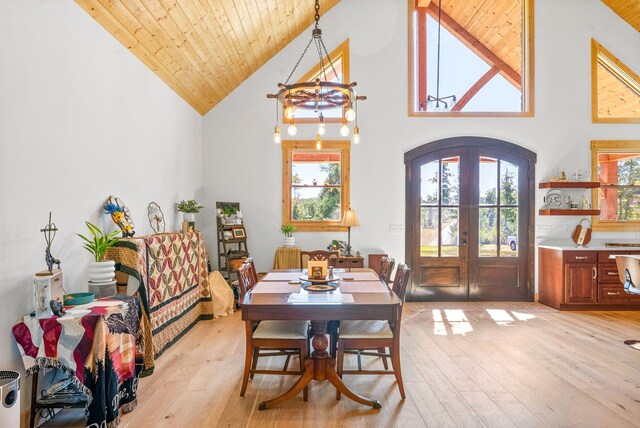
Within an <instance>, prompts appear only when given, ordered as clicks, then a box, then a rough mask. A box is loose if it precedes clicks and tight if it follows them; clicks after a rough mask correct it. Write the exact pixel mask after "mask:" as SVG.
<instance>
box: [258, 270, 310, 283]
mask: <svg viewBox="0 0 640 428" xmlns="http://www.w3.org/2000/svg"><path fill="white" fill-rule="evenodd" d="M300 275H302V272H269V273H268V274H266V275H265V276H263V277H262V279H261V280H260V281H261V282H262V281H298V280H299V279H300Z"/></svg>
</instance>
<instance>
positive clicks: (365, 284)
mask: <svg viewBox="0 0 640 428" xmlns="http://www.w3.org/2000/svg"><path fill="white" fill-rule="evenodd" d="M340 292H341V293H388V292H389V287H387V286H386V285H384V283H382V282H380V281H375V282H374V281H340Z"/></svg>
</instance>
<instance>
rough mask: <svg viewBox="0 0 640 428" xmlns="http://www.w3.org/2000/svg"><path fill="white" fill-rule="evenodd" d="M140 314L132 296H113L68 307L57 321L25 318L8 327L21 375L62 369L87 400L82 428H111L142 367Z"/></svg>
mask: <svg viewBox="0 0 640 428" xmlns="http://www.w3.org/2000/svg"><path fill="white" fill-rule="evenodd" d="M141 315H142V308H141V304H140V300H139V298H138V297H135V296H125V295H118V296H113V297H109V298H107V299H104V300H99V301H96V302H93V303H92V304H89V305H83V306H80V307H76V308H72V310H70V311H68V312H67V314H65V315H64V316H62V317H57V316H54V317H51V318H44V319H36V318H35V317H31V316H29V315H27V316H25V317H24V318H23V320H22V321H20V322H18V323H17V324H16V325H15V326H14V327H13V336H14V338H15V340H16V343H17V344H18V349H19V350H20V354H21V355H22V362H23V364H24V367H25V370H26V372H27V374H31V375H34V376H36V375H37V374H36V373H38V371H39V370H40V369H42V368H44V367H57V368H60V369H62V370H63V371H64V372H65V373H67V374H68V375H69V376H70V377H71V379H72V380H73V382H74V383H75V384H76V385H77V386H78V388H79V389H80V390H81V391H82V392H83V393H84V394H86V395H87V407H88V410H89V417H88V420H87V426H95V427H107V428H112V427H116V426H118V424H119V422H120V412H121V411H122V412H128V411H131V410H133V409H134V408H135V407H136V405H137V395H136V392H137V384H138V378H139V375H140V373H141V372H142V370H143V368H144V364H143V358H142V354H141V351H142V347H143V342H142V340H143V335H142V334H141V333H142V326H141V320H142V318H141ZM136 345H137V349H138V352H140V353H139V356H140V357H139V358H136Z"/></svg>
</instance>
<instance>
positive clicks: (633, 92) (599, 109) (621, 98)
mask: <svg viewBox="0 0 640 428" xmlns="http://www.w3.org/2000/svg"><path fill="white" fill-rule="evenodd" d="M591 97H592V100H593V102H592V117H593V122H609V123H611V122H640V77H639V76H638V75H637V74H636V73H634V72H633V71H632V70H631V69H630V68H629V67H627V66H626V65H625V64H624V63H623V62H622V61H620V60H619V59H618V58H616V57H615V56H614V55H613V54H612V53H611V52H609V51H608V50H606V49H605V48H604V47H603V46H602V45H601V44H599V43H598V42H596V41H595V40H593V39H591Z"/></svg>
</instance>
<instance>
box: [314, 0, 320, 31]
mask: <svg viewBox="0 0 640 428" xmlns="http://www.w3.org/2000/svg"><path fill="white" fill-rule="evenodd" d="M315 9H316V15H315V17H314V18H315V20H316V28H318V22H319V21H320V2H319V1H318V0H316V6H315Z"/></svg>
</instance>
